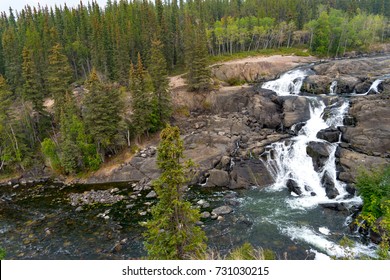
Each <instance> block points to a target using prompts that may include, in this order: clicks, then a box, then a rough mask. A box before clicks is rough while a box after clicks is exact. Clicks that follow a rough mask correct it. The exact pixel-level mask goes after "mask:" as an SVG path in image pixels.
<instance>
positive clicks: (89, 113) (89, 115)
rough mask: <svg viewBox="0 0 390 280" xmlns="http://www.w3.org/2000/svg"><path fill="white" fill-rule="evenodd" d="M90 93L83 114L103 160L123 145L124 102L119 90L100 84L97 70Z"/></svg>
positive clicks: (94, 71)
mask: <svg viewBox="0 0 390 280" xmlns="http://www.w3.org/2000/svg"><path fill="white" fill-rule="evenodd" d="M87 84H88V90H89V92H88V93H87V94H86V96H85V99H84V106H85V110H84V112H83V116H84V121H85V127H86V128H87V129H88V133H89V134H90V135H91V136H92V138H93V140H94V142H95V144H96V146H97V147H98V150H99V152H100V153H101V155H102V160H104V156H105V155H106V153H113V154H115V152H116V147H118V146H121V145H123V143H124V138H123V137H122V134H121V133H120V132H121V131H123V130H124V123H123V122H122V117H121V112H122V110H123V105H124V104H123V101H122V99H121V96H120V92H119V90H118V88H116V87H114V86H112V85H104V84H102V83H101V82H100V80H99V78H98V75H97V72H96V70H93V71H92V73H91V75H90V77H89V80H88V81H87Z"/></svg>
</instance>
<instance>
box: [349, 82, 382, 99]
mask: <svg viewBox="0 0 390 280" xmlns="http://www.w3.org/2000/svg"><path fill="white" fill-rule="evenodd" d="M382 82H383V80H381V79H377V80H375V81H374V82H373V83H372V85H371V86H370V88H369V89H368V90H367V92H365V93H360V94H359V93H357V94H355V95H360V96H364V95H367V94H369V93H370V92H372V91H373V92H375V93H379V90H378V86H379V85H380V84H381V83H382Z"/></svg>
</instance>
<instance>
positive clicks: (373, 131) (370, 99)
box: [342, 94, 390, 158]
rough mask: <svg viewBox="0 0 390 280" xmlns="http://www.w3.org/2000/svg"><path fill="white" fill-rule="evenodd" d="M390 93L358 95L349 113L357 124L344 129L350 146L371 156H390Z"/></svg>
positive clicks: (344, 135)
mask: <svg viewBox="0 0 390 280" xmlns="http://www.w3.org/2000/svg"><path fill="white" fill-rule="evenodd" d="M389 105H390V95H387V94H378V95H375V96H365V97H358V98H355V99H353V100H352V105H351V109H350V111H349V114H350V115H351V116H352V117H353V118H354V119H355V126H353V127H352V126H347V127H345V128H344V129H343V136H342V137H343V141H344V142H347V143H349V145H350V148H351V149H353V150H354V151H358V152H361V153H364V154H366V155H370V156H380V157H385V158H389V157H390V137H389V135H390V106H389Z"/></svg>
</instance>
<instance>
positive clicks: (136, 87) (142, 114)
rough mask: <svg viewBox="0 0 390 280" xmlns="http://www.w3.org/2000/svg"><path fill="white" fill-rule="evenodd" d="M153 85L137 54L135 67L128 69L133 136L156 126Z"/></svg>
mask: <svg viewBox="0 0 390 280" xmlns="http://www.w3.org/2000/svg"><path fill="white" fill-rule="evenodd" d="M153 90H154V89H153V83H152V80H151V78H150V75H149V73H148V72H147V71H146V70H145V69H144V66H143V64H142V59H141V55H140V53H138V59H137V66H136V68H134V66H133V65H131V69H130V92H131V97H132V101H131V103H132V109H133V115H132V123H133V127H134V129H135V134H136V135H138V136H140V135H142V134H143V133H145V132H149V131H150V129H151V128H152V127H153V126H156V124H157V119H156V116H154V115H153V103H152V98H151V94H152V93H153Z"/></svg>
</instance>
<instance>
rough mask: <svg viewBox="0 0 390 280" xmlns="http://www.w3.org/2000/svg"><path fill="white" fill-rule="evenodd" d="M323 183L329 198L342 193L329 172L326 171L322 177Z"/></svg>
mask: <svg viewBox="0 0 390 280" xmlns="http://www.w3.org/2000/svg"><path fill="white" fill-rule="evenodd" d="M321 184H322V186H323V187H324V188H325V193H326V196H327V197H328V198H330V199H333V198H335V197H336V196H338V195H339V194H340V193H339V191H338V190H337V189H336V186H335V184H334V182H333V180H332V178H331V177H330V175H329V173H328V172H325V174H324V176H323V177H322V179H321Z"/></svg>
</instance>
